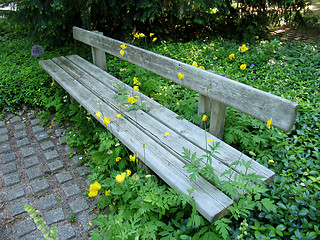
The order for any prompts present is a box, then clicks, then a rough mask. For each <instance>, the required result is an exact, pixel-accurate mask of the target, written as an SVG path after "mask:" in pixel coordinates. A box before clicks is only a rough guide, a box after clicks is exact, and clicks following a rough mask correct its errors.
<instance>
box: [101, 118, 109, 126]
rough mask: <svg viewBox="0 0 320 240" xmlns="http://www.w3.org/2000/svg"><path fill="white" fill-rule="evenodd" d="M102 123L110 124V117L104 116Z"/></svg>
mask: <svg viewBox="0 0 320 240" xmlns="http://www.w3.org/2000/svg"><path fill="white" fill-rule="evenodd" d="M102 124H105V125H107V126H108V124H110V118H103V122H102Z"/></svg>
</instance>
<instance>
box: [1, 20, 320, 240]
mask: <svg viewBox="0 0 320 240" xmlns="http://www.w3.org/2000/svg"><path fill="white" fill-rule="evenodd" d="M0 40H1V41H0V47H1V52H0V58H1V63H2V64H1V66H0V86H1V88H0V108H1V113H2V114H3V113H4V112H6V111H12V112H17V111H20V110H21V109H22V106H23V105H26V107H28V108H35V109H37V110H38V111H39V113H40V114H41V115H42V116H51V115H52V114H54V117H55V118H57V120H59V121H60V122H66V121H68V122H69V124H70V126H71V128H70V129H69V131H68V132H71V134H69V136H68V143H69V144H70V145H72V146H78V147H79V149H80V150H81V151H82V152H83V153H84V155H85V157H84V158H83V159H82V160H81V163H85V164H87V165H89V166H90V168H91V171H90V172H91V175H90V177H89V180H90V181H91V182H94V181H99V183H100V184H101V186H102V189H103V190H110V191H111V196H105V195H103V194H100V195H99V196H98V197H96V202H97V208H98V210H99V212H100V214H99V215H98V217H97V219H96V221H95V224H96V225H97V226H98V227H97V228H96V229H97V230H95V231H94V232H93V233H92V239H98V238H99V237H101V236H102V235H103V234H107V233H108V231H109V228H111V229H112V230H113V234H114V238H116V237H115V236H116V234H119V236H126V237H127V238H128V239H133V238H134V236H136V235H137V233H139V234H140V236H141V238H143V237H142V236H152V235H148V234H151V233H152V234H155V236H157V238H160V236H162V237H163V239H170V236H174V237H175V239H191V237H193V239H196V238H197V237H199V238H200V237H202V239H206V237H210V236H219V232H218V231H216V229H215V228H214V225H210V224H209V223H208V222H206V221H204V220H203V219H201V217H200V216H199V218H198V217H197V218H195V217H194V215H193V218H190V215H192V208H191V207H190V206H188V205H186V201H187V200H186V199H183V198H181V197H180V196H179V195H178V194H177V193H176V192H174V191H173V190H172V189H170V188H168V187H166V185H164V184H163V183H161V181H160V180H159V179H157V178H156V177H155V176H152V177H151V178H145V176H147V174H145V173H144V172H141V171H139V170H138V169H137V167H136V166H135V164H134V163H133V162H130V161H129V155H130V154H132V153H128V150H126V148H125V147H124V146H123V145H121V143H119V141H118V140H117V139H115V138H114V137H113V136H112V135H111V134H110V133H107V132H105V131H104V128H102V127H101V126H99V125H98V124H97V123H96V122H95V121H94V120H92V118H90V117H88V116H87V114H86V112H85V111H83V110H81V109H80V110H79V107H78V105H77V104H68V103H67V99H68V96H67V94H66V92H64V90H62V89H61V88H59V87H56V86H53V87H52V86H51V79H50V77H49V76H48V74H46V73H45V71H44V70H42V69H41V67H40V66H39V65H38V63H37V62H38V60H39V59H37V58H34V57H33V56H31V53H30V50H31V47H32V46H33V45H36V44H41V43H38V42H30V41H29V40H28V38H27V36H25V35H24V31H23V30H21V29H19V28H18V27H16V26H11V25H10V24H7V23H6V22H5V20H4V19H0ZM134 44H137V45H140V46H142V47H145V48H148V49H150V50H151V51H154V52H157V53H160V54H163V55H165V56H168V57H171V58H174V59H177V60H180V61H182V62H186V63H189V64H192V63H193V61H196V62H197V63H198V65H201V66H204V67H205V68H206V69H212V70H214V71H216V72H218V73H226V74H229V75H230V76H231V78H232V79H233V80H236V81H239V82H243V83H245V84H248V85H251V86H253V87H256V88H259V89H261V90H264V91H267V92H271V93H273V94H275V95H278V96H281V97H284V98H287V99H289V100H291V101H295V102H297V103H298V104H299V105H300V109H299V111H298V116H297V119H296V124H295V126H294V128H293V129H292V131H290V132H288V133H287V132H283V131H280V130H278V129H275V128H273V127H271V129H270V130H269V131H266V128H265V124H264V123H262V122H260V121H258V120H255V119H253V118H251V117H249V116H247V115H245V114H242V113H239V112H237V111H235V110H233V109H231V108H228V109H227V118H226V129H225V137H224V140H225V141H226V142H227V143H228V144H230V145H232V146H234V147H235V148H237V149H239V150H240V151H242V152H243V153H245V154H249V152H253V153H254V155H255V160H256V161H258V162H259V163H261V164H263V165H265V166H267V167H268V168H270V169H271V170H273V171H274V172H275V173H276V177H275V179H274V181H273V182H272V183H271V184H270V185H269V186H268V188H269V191H268V192H266V193H265V194H264V196H263V197H264V198H268V199H270V200H272V201H274V204H275V205H276V209H275V210H272V211H268V210H267V209H262V210H258V209H255V210H254V211H251V212H250V214H249V216H248V217H246V221H247V223H246V224H248V226H247V227H246V233H247V235H246V239H317V238H319V236H320V231H319V227H318V226H319V225H320V220H319V216H320V201H319V197H320V196H319V195H320V178H319V176H320V155H319V147H320V146H319V140H318V139H319V135H320V134H319V129H320V95H319V89H320V86H319V82H320V81H319V80H320V79H319V78H320V71H319V68H320V55H319V48H318V46H317V45H316V44H315V43H312V42H308V43H305V42H280V41H279V40H276V39H274V40H271V41H256V42H255V43H254V44H251V45H247V46H248V48H249V50H248V51H246V52H245V53H240V51H239V48H240V46H241V45H242V44H243V43H237V42H235V41H232V40H231V41H229V40H226V39H209V38H208V39H203V40H198V41H193V42H188V43H179V42H161V43H160V42H159V43H153V44H151V43H150V44H146V43H145V42H141V43H139V42H135V43H134ZM69 54H79V55H81V56H82V57H84V58H86V59H89V60H90V48H88V47H83V46H80V45H76V44H68V45H66V46H63V47H61V48H58V49H45V54H44V55H42V56H41V57H40V59H46V58H52V57H55V56H61V55H69ZM230 54H235V59H232V60H230V59H229V55H230ZM242 64H246V69H245V70H241V69H240V66H241V65H242ZM108 69H109V71H110V72H111V73H112V74H113V75H115V76H117V77H118V78H120V79H121V80H123V81H124V82H127V83H130V84H131V85H132V79H133V75H132V72H133V71H134V72H135V73H136V74H139V81H140V82H141V85H140V89H141V91H143V92H145V93H146V94H148V95H150V96H152V97H153V98H154V99H156V100H157V101H158V102H160V103H162V104H163V105H165V106H166V107H168V108H170V109H172V110H173V111H175V112H177V113H178V114H180V115H181V116H183V117H185V118H187V119H188V120H190V121H192V122H195V123H197V122H198V121H199V119H198V118H197V117H196V112H197V97H198V96H197V93H195V92H192V91H190V90H188V89H185V88H182V87H180V86H178V85H175V84H172V83H169V82H167V81H166V80H165V79H162V78H160V77H158V76H155V75H153V74H151V73H148V72H146V71H144V70H142V69H140V68H136V67H134V66H132V65H131V64H127V63H125V62H122V61H119V60H117V59H116V58H113V57H110V56H108ZM39 89H40V90H39ZM177 103H179V105H178V104H177ZM117 157H121V160H120V161H119V162H116V161H115V159H116V158H117ZM270 160H272V161H270ZM126 169H131V170H132V173H133V175H134V173H135V174H136V175H134V176H135V177H139V178H140V179H143V180H141V181H142V182H141V183H142V184H141V185H136V183H137V182H135V181H133V180H129V179H128V181H125V182H124V184H122V185H121V187H120V186H119V184H116V183H115V181H114V179H115V177H116V176H117V175H118V174H120V173H121V172H123V171H125V170H126ZM150 184H151V185H150ZM150 186H152V188H150ZM133 190H135V191H133ZM146 192H148V193H150V194H149V195H148V197H147V198H146ZM141 199H142V200H141ZM157 202H158V203H159V202H160V203H161V204H160V205H159V206H157V205H156V203H157ZM166 205H167V206H170V208H169V210H168V209H167V208H166V207H163V206H166ZM142 210H143V211H142ZM106 211H111V212H112V213H113V215H112V217H107V215H106V214H105V213H106ZM136 213H141V214H140V215H139V216H137V215H136ZM130 214H131V215H130ZM133 216H136V218H133ZM150 218H151V219H152V221H151V220H150ZM195 219H197V220H198V221H199V222H197V221H194V220H195ZM146 220H148V221H147V222H150V224H147V225H145V226H144V225H143V223H146ZM242 220H243V219H241V220H239V221H234V222H233V223H232V224H229V226H230V230H229V231H228V236H229V237H230V238H231V239H235V238H237V237H239V236H240V234H241V233H243V232H244V230H243V229H240V228H242V227H243V226H245V224H244V222H243V221H242ZM192 221H193V222H192ZM120 223H123V224H120ZM107 224H108V225H107ZM195 226H197V227H195ZM148 231H149V232H148ZM120 234H122V235H120ZM119 238H120V237H119ZM146 238H147V237H146ZM207 239H210V238H207Z"/></svg>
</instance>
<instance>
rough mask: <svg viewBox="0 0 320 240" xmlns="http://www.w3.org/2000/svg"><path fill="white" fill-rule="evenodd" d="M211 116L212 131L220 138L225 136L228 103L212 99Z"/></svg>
mask: <svg viewBox="0 0 320 240" xmlns="http://www.w3.org/2000/svg"><path fill="white" fill-rule="evenodd" d="M210 105H211V111H210V112H211V117H210V129H209V132H210V133H212V134H213V135H214V136H216V137H217V138H219V139H222V138H223V132H224V123H225V119H226V108H227V105H225V104H223V103H221V102H218V101H216V100H212V101H211V104H210Z"/></svg>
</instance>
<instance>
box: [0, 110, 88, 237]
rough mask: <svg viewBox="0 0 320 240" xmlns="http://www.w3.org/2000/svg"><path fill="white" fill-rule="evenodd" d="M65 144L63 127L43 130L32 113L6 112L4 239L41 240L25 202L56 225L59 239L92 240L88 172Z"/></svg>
mask: <svg viewBox="0 0 320 240" xmlns="http://www.w3.org/2000/svg"><path fill="white" fill-rule="evenodd" d="M64 141H65V132H64V130H63V129H62V128H60V127H59V126H58V125H57V124H54V123H52V125H51V126H49V125H48V126H45V127H43V126H41V125H40V124H39V119H37V118H35V117H34V116H33V115H27V114H25V115H23V116H17V115H13V114H6V115H5V116H4V120H2V121H1V120H0V240H10V239H28V240H31V239H39V238H42V235H41V232H40V230H38V229H37V226H36V224H35V223H34V221H33V219H32V218H30V217H29V215H28V214H27V212H25V211H24V204H30V205H32V206H33V207H34V208H36V209H38V210H39V211H40V214H41V216H42V217H43V218H44V220H45V221H46V222H47V224H48V225H49V226H56V227H57V230H58V238H59V239H88V231H90V229H91V227H90V226H89V221H90V220H91V219H92V217H93V214H92V213H91V211H92V209H93V202H92V201H91V200H89V199H87V198H86V196H85V195H84V194H83V193H84V192H85V191H86V189H88V186H89V182H88V180H87V177H86V174H87V173H88V169H87V168H86V167H85V166H81V167H78V166H77V163H78V159H79V157H80V156H79V155H74V156H73V157H69V151H70V150H71V149H70V148H68V146H67V145H66V144H63V142H64ZM58 198H60V199H61V202H59V201H58ZM72 210H73V213H74V214H75V216H76V221H75V222H71V221H70V217H71V211H72Z"/></svg>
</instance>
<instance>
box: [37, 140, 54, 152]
mask: <svg viewBox="0 0 320 240" xmlns="http://www.w3.org/2000/svg"><path fill="white" fill-rule="evenodd" d="M40 147H41V149H42V150H43V151H45V150H48V149H52V148H53V147H54V144H53V143H52V142H51V141H45V142H41V143H40Z"/></svg>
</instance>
